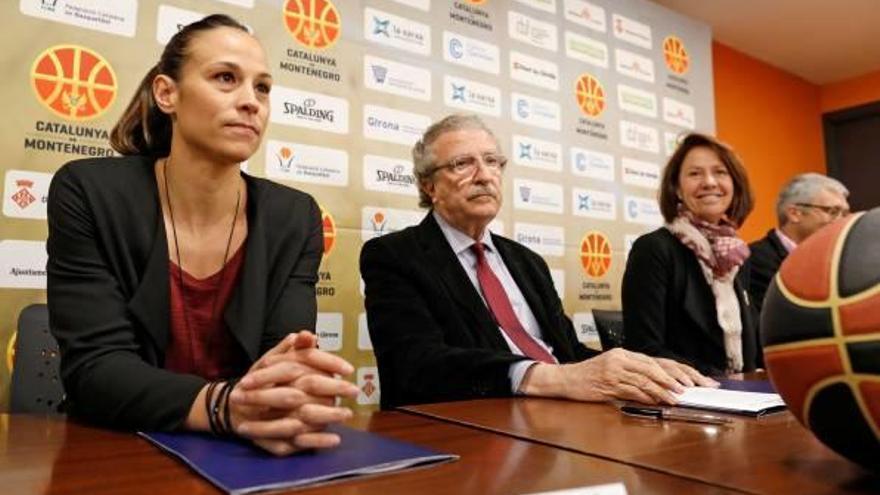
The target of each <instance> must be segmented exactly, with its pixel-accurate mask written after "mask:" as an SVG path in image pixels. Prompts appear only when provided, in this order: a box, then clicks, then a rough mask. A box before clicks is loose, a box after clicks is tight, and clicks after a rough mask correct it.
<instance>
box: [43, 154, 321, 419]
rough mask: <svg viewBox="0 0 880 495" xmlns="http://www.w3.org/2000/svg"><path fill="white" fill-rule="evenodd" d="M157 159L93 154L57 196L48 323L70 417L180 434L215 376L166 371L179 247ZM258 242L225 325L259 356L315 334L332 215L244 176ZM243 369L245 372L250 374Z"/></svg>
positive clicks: (64, 180)
mask: <svg viewBox="0 0 880 495" xmlns="http://www.w3.org/2000/svg"><path fill="white" fill-rule="evenodd" d="M153 163H154V160H153V159H149V158H146V157H140V156H130V157H122V158H101V159H87V160H78V161H74V162H70V163H68V164H67V165H65V166H63V167H62V168H61V169H60V170H59V171H58V172H57V173H56V174H55V177H54V178H53V180H52V184H51V187H50V189H49V203H48V217H49V238H48V241H47V244H46V248H47V251H48V253H49V261H48V265H47V272H48V304H49V324H50V327H51V330H52V333H53V334H54V335H55V337H56V338H57V339H58V343H59V345H60V348H61V375H62V380H63V382H64V388H65V391H66V394H67V400H68V402H67V407H68V412H70V413H71V414H73V415H75V416H79V417H82V418H84V419H87V420H90V421H92V422H96V423H98V424H102V425H106V426H113V427H120V428H129V429H143V430H169V429H173V428H176V427H179V426H180V425H181V423H182V421H183V420H184V419H185V418H186V416H187V413H188V412H189V409H190V406H191V405H192V403H193V401H194V400H195V397H196V395H197V394H198V392H199V389H200V388H201V387H202V386H203V385H204V383H205V381H204V380H203V379H202V378H201V377H198V376H193V375H184V374H178V373H172V372H170V371H166V370H164V369H163V368H162V366H163V360H164V355H165V348H166V346H167V345H168V341H169V335H170V330H169V318H170V317H169V304H170V301H169V298H170V296H169V287H168V284H169V281H168V248H167V242H166V238H165V225H164V222H163V220H162V213H161V207H160V204H159V196H158V189H157V185H156V179H155V175H154V171H153ZM243 177H244V179H245V182H246V183H247V192H248V203H247V215H248V237H247V240H246V243H247V244H246V249H247V251H246V253H245V259H244V265H243V267H242V271H241V274H240V277H239V281H238V285H237V287H236V288H235V291H234V293H233V295H232V298H231V299H230V301H229V304H228V305H227V307H226V308H225V311H224V315H223V316H224V319H225V321H226V324H227V325H228V327H229V329H230V330H231V332H232V334H233V335H234V337H235V340H236V342H237V343H238V344H239V345H240V346H241V349H242V351H243V354H244V355H246V356H247V357H248V358H249V361H251V362H253V361H255V360H256V359H257V358H258V357H259V356H260V355H261V354H262V353H263V352H265V351H266V350H268V349H269V348H271V347H272V346H274V345H275V344H276V343H277V342H279V341H280V340H281V339H282V338H283V337H284V336H285V335H286V334H287V333H289V332H291V331H297V330H299V329H303V328H305V329H310V330H311V329H314V325H315V318H316V312H317V309H316V302H315V291H314V286H315V283H316V282H317V270H318V264H319V263H320V261H321V255H322V252H323V237H322V230H321V217H320V211H319V209H318V206H317V204H316V203H315V201H314V200H313V199H312V198H311V197H310V196H309V195H307V194H305V193H302V192H299V191H296V190H293V189H290V188H288V187H284V186H282V185H279V184H275V183H272V182H270V181H267V180H264V179H258V178H254V177H250V176H248V175H244V174H243ZM241 371H242V372H244V371H246V370H241Z"/></svg>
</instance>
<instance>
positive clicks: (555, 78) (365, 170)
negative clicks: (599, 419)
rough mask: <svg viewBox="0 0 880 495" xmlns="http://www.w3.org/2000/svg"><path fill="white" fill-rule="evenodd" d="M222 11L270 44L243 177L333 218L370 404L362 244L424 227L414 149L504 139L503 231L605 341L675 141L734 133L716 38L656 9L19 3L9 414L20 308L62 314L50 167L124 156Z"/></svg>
mask: <svg viewBox="0 0 880 495" xmlns="http://www.w3.org/2000/svg"><path fill="white" fill-rule="evenodd" d="M214 12H224V13H227V14H230V15H232V16H234V17H236V18H238V19H240V20H241V21H243V22H244V23H246V24H247V25H248V26H250V27H251V28H252V29H253V31H254V32H255V33H256V35H257V36H258V37H259V38H260V39H261V40H262V42H263V44H264V46H265V47H266V50H267V51H268V56H269V61H270V65H271V70H272V71H273V73H274V77H275V86H274V88H273V90H272V97H271V103H272V105H271V106H272V116H271V122H272V125H271V126H270V127H269V129H268V131H267V134H266V139H265V141H264V143H263V145H262V147H261V149H260V150H259V151H258V152H257V153H256V154H255V155H254V156H253V157H252V158H251V159H250V160H249V161H248V162H247V163H244V164H243V165H242V166H243V168H245V169H246V170H247V171H248V172H249V173H251V174H254V175H258V176H264V177H268V178H269V179H272V180H275V181H279V182H281V183H284V184H287V185H290V186H292V187H296V188H299V189H302V190H304V191H307V192H309V193H311V194H312V195H314V196H315V197H316V198H317V200H318V202H319V203H320V204H321V206H322V208H323V212H324V231H325V255H324V260H323V263H322V265H321V269H320V281H319V283H318V287H317V298H318V304H319V311H320V314H319V317H318V325H317V327H318V328H317V332H318V335H319V337H320V342H321V347H323V348H324V349H327V350H330V351H333V352H337V353H339V354H340V355H342V356H344V357H345V358H347V359H349V360H351V361H352V362H354V363H355V365H356V367H357V373H356V376H354V377H352V379H353V380H356V381H357V384H358V385H359V386H360V389H361V394H360V396H359V397H358V398H357V400H356V401H353V403H352V405H353V406H354V407H357V408H371V407H375V404H377V403H378V396H379V393H380V391H379V389H380V385H379V377H378V374H377V372H376V368H375V361H374V358H373V354H372V350H371V349H372V348H371V344H370V339H369V334H368V333H367V325H366V318H365V315H364V309H363V284H362V282H361V280H360V277H359V275H358V266H357V260H358V253H359V251H360V248H361V246H362V245H363V243H364V242H365V241H367V240H369V239H371V238H373V237H376V236H380V235H383V234H386V233H388V232H393V231H395V230H398V229H401V228H403V227H405V226H407V225H413V224H415V223H417V222H419V221H420V220H421V218H422V216H423V215H424V212H423V211H420V210H419V209H418V207H417V201H418V200H417V191H416V185H415V181H414V178H413V175H412V170H411V167H412V165H411V160H410V154H409V152H410V147H411V146H412V144H413V143H414V142H415V141H416V140H417V138H418V137H419V135H420V134H421V133H422V131H423V130H424V129H425V128H426V127H427V126H428V125H429V124H430V123H431V122H432V121H434V120H436V119H438V118H440V117H442V116H443V115H446V114H448V113H451V112H471V113H477V114H480V115H481V116H483V117H484V118H485V120H486V122H487V123H488V124H489V126H491V127H492V128H493V129H494V130H495V131H496V133H497V135H498V136H499V138H500V140H501V146H502V149H503V151H504V152H505V153H506V154H507V155H508V156H509V158H510V166H509V168H508V172H507V173H506V175H505V179H504V195H505V204H504V208H503V210H502V212H501V215H500V216H499V218H498V220H497V221H496V222H495V223H494V224H493V225H492V228H493V230H494V231H496V232H497V233H500V234H503V235H506V236H508V237H511V238H514V239H516V240H518V241H519V242H521V243H523V244H525V245H527V246H529V247H530V248H531V249H533V250H535V251H537V252H538V253H540V254H541V255H543V256H544V257H545V258H546V260H547V262H548V264H549V265H550V267H551V270H552V275H553V278H554V282H555V283H556V289H557V291H558V292H559V295H560V296H561V297H562V299H563V301H564V304H565V308H566V311H567V312H568V313H569V314H570V315H573V319H574V322H575V325H576V326H577V331H578V335H579V337H580V338H581V339H582V340H584V341H585V342H588V343H589V344H590V345H595V346H598V339H597V336H596V333H595V330H594V326H593V321H592V316H591V313H590V309H591V308H618V307H619V306H620V299H619V298H620V280H621V276H622V273H623V267H624V264H625V259H626V254H627V251H628V247H629V246H630V245H631V244H632V242H633V240H634V239H635V238H636V237H637V236H638V235H640V234H642V233H644V232H647V231H649V230H651V229H653V228H655V227H656V226H657V225H659V224H660V223H661V217H660V214H659V211H658V208H657V201H656V190H657V185H658V183H659V176H660V172H661V168H662V166H663V162H664V161H665V159H666V157H667V156H668V155H669V153H670V151H671V149H672V148H673V146H674V145H675V141H676V138H677V136H679V135H680V133H682V132H685V131H688V130H691V129H697V130H701V131H704V132H710V133H711V132H713V131H714V126H715V124H714V120H715V116H714V113H713V95H712V89H711V88H712V80H711V78H712V76H711V63H712V62H711V51H710V38H711V33H710V30H709V28H708V27H707V26H705V25H703V24H700V23H697V22H695V21H693V20H690V19H687V18H684V17H682V16H680V15H678V14H675V13H673V12H671V11H669V10H666V9H664V8H662V7H659V6H657V5H655V4H652V3H650V2H648V1H646V0H591V1H589V2H588V1H584V0H508V1H502V0H460V1H444V0H141V1H138V0H114V1H112V2H111V1H102V0H10V1H6V2H2V6H0V16H2V17H3V18H4V19H7V21H8V22H7V23H6V25H5V27H4V29H3V30H2V32H0V40H2V46H6V47H7V49H6V50H3V51H2V53H0V60H2V66H3V67H5V68H6V69H5V70H6V76H5V77H4V78H3V79H2V81H0V88H2V92H3V95H4V101H5V102H6V103H5V112H4V118H3V119H2V122H0V143H2V148H3V150H4V157H5V158H4V161H3V162H2V163H0V171H2V174H3V176H4V186H3V216H2V222H0V265H2V266H0V301H2V304H0V345H2V351H3V354H2V356H3V358H4V359H3V360H2V363H0V410H6V409H8V401H9V398H8V395H9V393H8V389H9V381H10V375H11V370H12V368H13V365H14V355H13V351H12V349H13V348H14V340H15V332H16V325H17V319H18V314H19V312H20V311H21V309H22V308H24V307H25V306H27V305H28V304H31V303H36V302H44V301H45V283H46V282H45V262H46V253H45V238H46V193H47V190H48V185H49V181H50V180H51V178H52V173H53V172H54V171H55V170H57V169H58V167H60V166H61V165H62V164H63V163H65V162H66V161H68V160H71V159H74V158H80V157H97V156H108V155H111V154H112V150H111V149H110V148H109V146H108V133H109V131H110V129H111V128H112V126H113V124H114V122H115V121H116V119H117V118H118V117H119V115H120V114H121V112H122V110H123V108H124V106H125V105H126V104H127V102H128V100H129V98H130V97H131V95H132V93H133V91H134V88H135V86H136V85H137V83H138V82H139V80H140V78H141V77H142V76H143V74H144V73H145V72H146V71H147V70H148V66H149V64H152V63H153V62H155V61H156V60H157V59H158V55H159V53H160V51H161V49H162V46H163V44H164V43H165V42H167V40H168V39H169V38H170V36H171V35H172V34H173V33H174V32H175V31H176V30H177V29H179V27H180V26H182V25H185V24H186V23H188V22H191V21H192V20H195V19H198V18H200V17H202V16H203V15H205V14H208V13H214ZM291 330H296V329H291ZM413 330H414V331H416V330H417V329H413Z"/></svg>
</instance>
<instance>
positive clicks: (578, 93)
mask: <svg viewBox="0 0 880 495" xmlns="http://www.w3.org/2000/svg"><path fill="white" fill-rule="evenodd" d="M574 94H575V97H576V98H577V103H578V108H580V109H581V112H583V113H584V115H586V116H587V117H598V116H599V115H600V114H601V113H602V111H603V110H605V88H603V87H602V83H600V82H599V80H598V79H596V78H595V77H593V76H591V75H590V74H581V76H580V77H578V79H577V81H576V82H575V88H574Z"/></svg>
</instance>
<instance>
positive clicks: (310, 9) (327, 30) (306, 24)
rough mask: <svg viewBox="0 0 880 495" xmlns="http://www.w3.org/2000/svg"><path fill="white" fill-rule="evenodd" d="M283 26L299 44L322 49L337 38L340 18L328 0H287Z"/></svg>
mask: <svg viewBox="0 0 880 495" xmlns="http://www.w3.org/2000/svg"><path fill="white" fill-rule="evenodd" d="M284 26H285V27H286V28H287V32H289V33H290V35H291V36H293V39H295V40H296V41H297V42H298V43H299V44H301V45H303V46H305V47H306V48H309V49H323V48H329V47H331V46H333V44H334V43H336V40H337V39H339V34H340V32H341V31H342V20H341V19H340V17H339V11H338V10H336V6H335V5H333V2H331V1H330V0H287V2H286V3H285V4H284Z"/></svg>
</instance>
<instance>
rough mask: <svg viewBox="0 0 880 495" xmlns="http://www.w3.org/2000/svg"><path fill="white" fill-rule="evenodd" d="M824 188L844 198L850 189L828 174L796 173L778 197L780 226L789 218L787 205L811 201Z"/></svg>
mask: <svg viewBox="0 0 880 495" xmlns="http://www.w3.org/2000/svg"><path fill="white" fill-rule="evenodd" d="M823 189H827V190H829V191H831V192H834V193H837V194H840V195H841V196H843V197H844V198H846V197H848V196H849V189H847V188H846V186H844V185H843V184H841V183H840V181H839V180H837V179H832V178H831V177H828V176H827V175H822V174H817V173H812V172H810V173H807V174H799V175H796V176H794V177H793V178H792V179H791V180H790V181H788V182H787V183H786V184H785V186H784V187H783V188H782V191H780V192H779V197H778V198H777V199H776V218H777V219H778V221H779V226H783V225H785V223H786V222H787V220H788V219H787V218H786V216H785V208H786V207H787V206H789V205H792V204H795V203H809V202H810V201H812V200H813V197H815V196H816V194H818V193H819V191H822V190H823Z"/></svg>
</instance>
